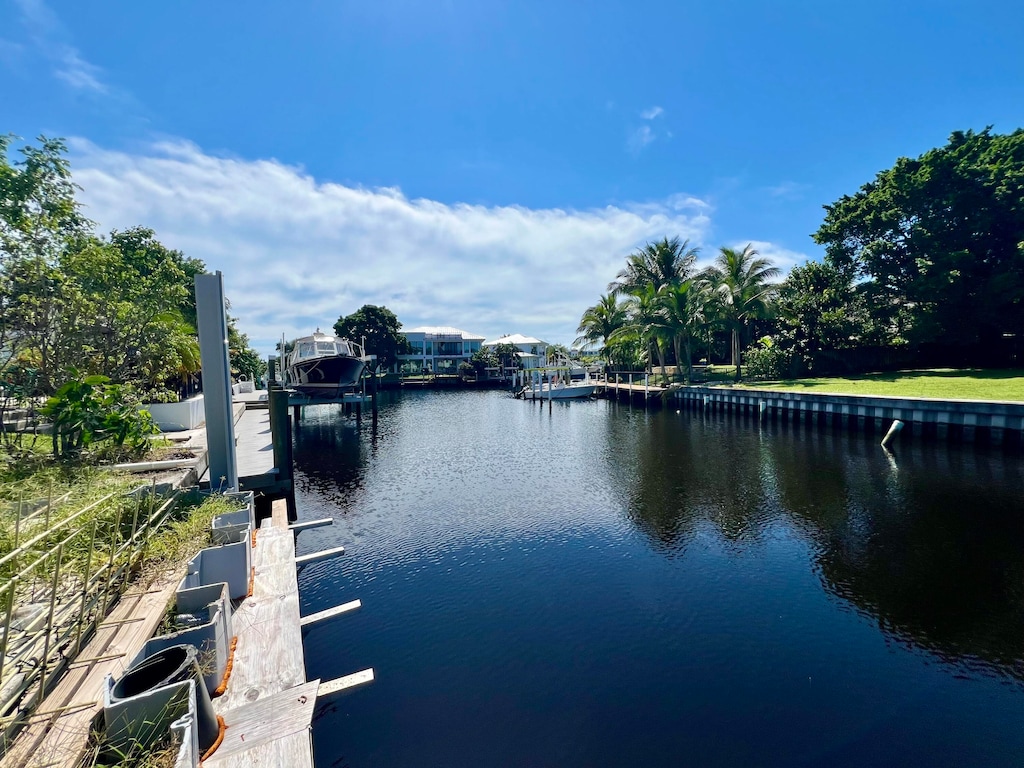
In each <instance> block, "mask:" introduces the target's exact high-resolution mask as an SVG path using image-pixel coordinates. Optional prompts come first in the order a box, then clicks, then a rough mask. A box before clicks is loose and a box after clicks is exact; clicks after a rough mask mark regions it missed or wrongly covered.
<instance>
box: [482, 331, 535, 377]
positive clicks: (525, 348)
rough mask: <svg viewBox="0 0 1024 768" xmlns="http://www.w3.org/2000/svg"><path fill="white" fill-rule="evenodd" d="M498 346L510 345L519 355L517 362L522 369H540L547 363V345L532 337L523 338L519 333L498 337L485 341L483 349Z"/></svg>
mask: <svg viewBox="0 0 1024 768" xmlns="http://www.w3.org/2000/svg"><path fill="white" fill-rule="evenodd" d="M499 344H511V345H512V346H513V347H515V348H516V349H517V350H518V352H517V354H518V355H519V362H520V366H521V367H522V368H540V367H541V366H542V365H544V363H545V362H547V357H548V343H547V342H546V341H541V340H540V339H535V338H533V336H523V334H521V333H511V334H506V335H505V336H500V337H499V338H497V339H492V340H491V341H485V342H484V347H485V348H486V347H490V348H491V349H493V348H494V347H497V346H498V345H499Z"/></svg>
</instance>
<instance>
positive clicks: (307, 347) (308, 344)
mask: <svg viewBox="0 0 1024 768" xmlns="http://www.w3.org/2000/svg"><path fill="white" fill-rule="evenodd" d="M314 349H315V347H314V344H313V342H312V341H303V342H300V343H299V357H312V356H313V351H314Z"/></svg>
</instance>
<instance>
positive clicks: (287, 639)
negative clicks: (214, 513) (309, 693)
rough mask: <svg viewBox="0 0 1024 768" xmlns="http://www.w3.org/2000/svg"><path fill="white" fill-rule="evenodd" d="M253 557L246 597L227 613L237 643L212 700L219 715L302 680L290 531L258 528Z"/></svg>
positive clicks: (302, 681)
mask: <svg viewBox="0 0 1024 768" xmlns="http://www.w3.org/2000/svg"><path fill="white" fill-rule="evenodd" d="M253 559H254V561H255V565H254V567H255V569H256V573H255V579H254V581H253V594H252V597H249V598H247V599H246V600H245V601H244V602H243V603H242V605H241V606H240V607H239V608H238V610H237V611H236V612H235V614H234V616H233V617H232V625H233V627H234V629H235V634H236V635H237V637H238V645H237V646H236V647H235V657H234V663H233V665H232V670H233V671H232V673H231V680H230V683H229V685H228V689H227V691H226V692H225V693H224V695H223V696H221V697H220V698H218V699H217V700H216V701H215V702H214V706H215V708H216V709H217V712H218V713H220V714H225V713H227V712H229V711H230V710H231V709H234V708H236V707H240V706H244V705H247V704H251V703H253V702H255V701H258V700H259V699H261V698H264V697H266V696H270V695H272V694H275V693H278V692H279V691H282V690H286V689H288V688H293V687H294V686H296V685H301V684H302V683H304V682H306V670H305V664H304V662H303V654H302V629H301V625H300V614H299V589H298V580H297V578H296V574H295V542H294V536H293V534H292V533H291V532H290V531H289V530H287V529H286V528H261V529H260V531H259V534H258V535H257V537H256V552H255V553H254V558H253Z"/></svg>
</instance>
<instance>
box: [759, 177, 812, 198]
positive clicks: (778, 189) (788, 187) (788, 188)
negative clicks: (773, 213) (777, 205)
mask: <svg viewBox="0 0 1024 768" xmlns="http://www.w3.org/2000/svg"><path fill="white" fill-rule="evenodd" d="M808 189H810V185H809V184H801V183H799V182H796V181H784V182H782V183H781V184H777V185H775V186H773V187H765V188H764V191H765V192H767V193H768V194H769V195H771V196H772V197H781V198H784V199H787V200H797V199H800V198H801V197H803V193H804V192H805V191H807V190H808Z"/></svg>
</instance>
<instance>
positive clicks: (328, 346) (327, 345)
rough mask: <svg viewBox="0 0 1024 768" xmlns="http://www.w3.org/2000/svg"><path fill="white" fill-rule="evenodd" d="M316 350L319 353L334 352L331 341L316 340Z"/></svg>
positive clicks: (331, 353) (327, 353) (330, 353)
mask: <svg viewBox="0 0 1024 768" xmlns="http://www.w3.org/2000/svg"><path fill="white" fill-rule="evenodd" d="M316 351H317V352H318V353H319V354H321V355H333V354H334V352H335V349H334V342H333V341H318V342H317V343H316Z"/></svg>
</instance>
